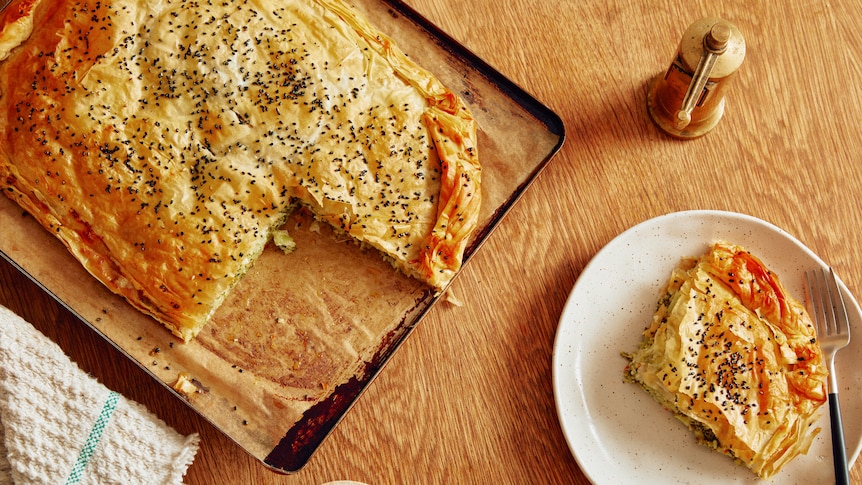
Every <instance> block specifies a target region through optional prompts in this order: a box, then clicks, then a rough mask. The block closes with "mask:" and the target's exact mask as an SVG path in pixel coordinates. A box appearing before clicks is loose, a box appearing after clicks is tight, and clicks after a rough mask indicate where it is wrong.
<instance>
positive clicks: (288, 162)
mask: <svg viewBox="0 0 862 485" xmlns="http://www.w3.org/2000/svg"><path fill="white" fill-rule="evenodd" d="M475 140H476V127H475V122H474V120H473V118H472V116H471V114H470V113H469V111H468V109H467V108H466V106H465V105H464V103H463V101H462V100H461V99H460V98H459V97H458V96H456V95H455V94H454V93H452V92H451V91H450V90H449V89H448V88H446V87H445V86H443V85H442V84H441V83H440V81H439V80H437V79H436V78H435V77H434V76H433V75H431V74H430V73H429V72H427V71H425V70H424V69H422V68H421V67H419V66H418V65H416V64H415V63H414V62H412V61H411V60H409V59H408V58H407V57H406V56H405V55H404V54H403V53H402V52H401V51H400V50H399V49H398V48H397V47H396V46H394V45H393V43H392V42H391V40H390V39H389V38H387V37H386V36H385V35H383V34H382V33H380V32H378V31H377V30H375V29H374V27H372V26H371V25H369V24H368V22H367V21H366V20H365V19H364V18H363V17H362V16H361V15H360V14H359V13H358V11H356V10H355V9H354V8H352V7H350V6H348V5H346V4H344V3H341V2H340V1H337V0H307V1H302V0H280V1H271V0H251V1H248V2H216V3H209V2H196V1H191V0H189V1H163V2H147V1H143V0H103V1H95V0H94V1H81V2H73V1H67V2H60V1H56V2H55V1H47V0H18V1H14V2H13V3H12V4H11V5H10V6H9V7H7V8H6V9H5V10H4V11H3V12H2V14H0V187H2V189H3V191H4V192H5V193H6V195H8V196H9V197H10V198H12V199H14V200H16V201H17V202H18V203H19V204H20V205H21V206H22V207H24V208H25V209H26V210H27V211H29V212H30V213H31V214H32V215H33V216H34V217H35V218H36V219H38V220H39V222H40V223H41V224H42V225H44V226H45V227H46V228H48V229H49V230H50V231H51V232H53V233H54V234H55V235H56V236H57V237H58V238H59V239H60V240H62V241H63V242H64V244H65V245H66V246H67V247H68V248H69V249H70V251H71V252H72V253H73V254H74V255H75V256H76V257H77V258H78V260H80V261H81V263H82V264H83V265H84V266H85V267H86V268H87V269H88V270H89V271H90V272H91V273H92V274H93V275H94V276H96V277H97V278H98V279H99V280H101V281H102V282H103V283H104V284H105V285H106V286H107V287H108V288H110V289H111V290H112V291H114V292H116V293H118V294H120V295H122V296H124V297H125V298H126V299H127V300H128V301H129V302H131V303H132V304H133V305H134V306H136V307H138V308H139V309H141V310H142V311H144V312H146V313H148V314H150V315H152V316H154V317H155V318H156V319H158V320H159V321H161V322H163V323H164V324H165V325H166V326H167V327H168V328H169V329H171V330H172V331H173V332H174V333H175V334H177V335H178V336H180V337H182V338H183V339H186V340H188V339H190V338H192V337H193V336H194V335H195V334H196V333H197V332H198V331H199V330H200V328H201V326H203V325H204V323H205V322H206V321H207V319H208V318H209V316H210V315H211V314H212V313H213V311H214V310H215V309H216V308H217V307H218V306H219V304H220V303H221V302H222V300H223V299H224V297H225V295H226V294H227V292H228V291H229V290H230V289H231V287H232V286H233V285H234V284H235V283H236V282H237V281H238V279H239V278H240V277H241V275H242V274H243V273H244V272H245V271H246V270H247V269H248V267H249V266H250V265H251V264H252V263H253V262H254V260H255V259H256V257H257V256H258V255H259V253H260V252H261V251H262V249H263V247H264V245H265V244H266V242H267V241H268V240H269V238H270V235H271V233H272V231H273V230H274V229H275V228H277V227H278V226H279V224H280V223H281V221H283V219H284V217H285V215H286V214H287V213H288V212H289V211H290V210H291V209H292V207H294V206H295V204H302V205H304V206H307V207H309V208H310V209H311V211H312V212H313V213H314V214H315V215H316V217H318V218H319V219H321V220H323V221H326V222H328V223H330V224H332V225H333V226H335V227H336V228H338V229H339V230H340V231H343V232H344V233H345V234H348V235H350V236H351V237H352V238H354V239H355V240H357V241H359V242H361V243H362V244H365V245H368V246H371V247H373V248H375V249H377V250H379V251H380V252H381V253H382V254H384V255H385V256H386V257H387V258H388V259H389V260H390V261H391V262H392V264H393V265H394V266H395V267H397V268H399V269H401V270H402V271H405V272H406V273H408V274H410V275H413V276H415V277H417V278H420V279H422V280H423V281H426V282H427V283H428V284H429V285H431V286H432V287H434V288H436V289H438V290H439V289H442V288H443V287H445V286H446V284H448V282H449V281H450V280H451V278H452V277H453V276H454V274H455V273H456V272H457V270H458V269H459V267H460V265H461V263H462V260H463V252H464V249H465V246H466V244H467V243H468V241H469V238H470V235H471V233H472V232H473V230H474V229H475V227H476V225H477V221H478V215H479V204H480V199H481V194H480V192H481V190H480V178H481V168H480V166H479V163H478V158H477V153H476V147H475V142H476V141H475ZM284 264H290V260H289V257H287V258H285V262H284Z"/></svg>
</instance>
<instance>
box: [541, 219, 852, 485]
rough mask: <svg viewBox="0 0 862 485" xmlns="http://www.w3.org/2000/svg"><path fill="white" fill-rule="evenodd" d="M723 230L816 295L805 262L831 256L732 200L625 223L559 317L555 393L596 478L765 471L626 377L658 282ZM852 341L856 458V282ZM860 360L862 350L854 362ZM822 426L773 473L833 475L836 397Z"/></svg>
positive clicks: (745, 479)
mask: <svg viewBox="0 0 862 485" xmlns="http://www.w3.org/2000/svg"><path fill="white" fill-rule="evenodd" d="M719 239H724V240H726V241H728V242H732V243H734V244H739V245H742V246H744V247H746V248H747V249H748V250H750V251H751V252H752V253H754V254H755V255H757V256H758V257H759V258H760V259H761V260H762V261H763V262H764V264H766V266H767V267H769V268H770V269H772V270H773V271H775V272H776V273H777V274H778V276H779V277H780V278H781V281H782V283H783V284H784V286H785V287H786V288H787V290H788V291H790V292H791V294H793V295H795V296H796V297H797V298H799V299H803V298H804V296H805V290H804V274H803V273H804V271H805V270H807V269H811V268H817V267H820V266H825V263H824V262H823V261H822V260H821V259H820V258H818V257H817V256H816V255H815V254H814V253H813V252H812V251H811V250H809V249H808V248H806V247H805V246H804V245H803V244H802V243H800V242H799V241H798V240H796V239H795V238H794V237H792V236H791V235H789V234H788V233H786V232H785V231H783V230H781V229H779V228H778V227H775V226H774V225H772V224H769V223H767V222H764V221H762V220H759V219H756V218H753V217H750V216H746V215H741V214H735V213H728V212H717V211H689V212H678V213H673V214H668V215H665V216H661V217H657V218H655V219H650V220H648V221H646V222H643V223H641V224H639V225H637V226H634V227H632V228H631V229H629V230H627V231H625V232H624V233H622V234H621V235H619V236H618V237H616V238H615V239H614V240H613V241H611V242H610V243H609V244H608V245H607V246H605V247H604V248H603V249H602V250H601V251H599V253H598V254H597V255H596V256H595V258H593V260H592V261H591V262H590V263H589V264H588V265H587V266H586V268H584V271H583V272H582V273H581V275H580V277H579V278H578V280H577V282H576V283H575V286H574V288H573V289H572V293H571V295H570V296H569V299H568V302H567V303H566V306H565V309H564V310H563V313H562V316H561V318H560V325H559V328H558V330H557V335H556V342H555V344H554V356H553V376H554V393H555V399H556V403H557V412H558V414H559V417H560V423H561V425H562V428H563V432H564V433H565V435H566V439H567V441H568V443H569V447H570V448H571V450H572V453H573V454H574V455H575V458H576V459H577V461H578V464H579V465H580V467H581V470H583V472H584V473H585V474H586V475H587V477H588V478H589V479H590V480H592V481H593V483H596V484H614V485H616V484H621V483H639V484H650V483H656V484H658V483H660V484H670V483H697V484H704V485H706V484H729V483H757V482H758V481H759V480H758V478H757V477H756V476H755V475H754V474H753V473H751V472H750V471H748V469H747V468H745V467H742V466H737V465H735V464H734V463H733V462H732V461H731V460H730V459H729V458H727V457H725V456H723V455H721V454H719V453H717V452H714V451H712V450H709V449H707V448H706V447H704V446H701V445H699V444H697V443H696V442H695V440H694V437H693V436H692V435H691V434H690V433H689V431H688V430H687V429H686V428H685V426H684V425H683V424H682V423H680V422H679V421H678V420H676V419H675V418H674V417H673V416H672V415H671V413H670V412H668V411H666V410H665V409H663V408H662V407H661V406H660V405H659V404H657V403H656V402H655V401H653V399H652V398H651V397H649V396H648V395H647V393H646V392H644V391H643V390H642V389H641V388H640V387H639V386H637V385H635V384H631V383H626V382H624V381H623V368H624V367H625V359H624V358H623V357H622V356H621V355H620V353H621V352H623V351H632V350H634V349H635V348H637V345H638V343H639V342H640V338H641V332H642V331H643V329H644V328H645V327H646V326H647V324H648V323H649V321H650V319H651V318H652V314H653V312H654V311H655V305H656V301H657V298H658V296H659V295H658V293H659V291H660V289H661V288H662V286H663V285H664V284H665V283H666V281H667V278H668V277H669V276H670V272H671V270H672V269H673V268H674V266H676V264H677V263H678V262H679V260H680V258H681V257H683V256H697V255H700V254H703V253H704V252H706V251H707V249H708V247H709V245H710V244H711V243H712V242H714V241H716V240H719ZM841 287H842V290H843V292H844V298H845V301H847V302H848V313H849V315H850V325H851V335H853V334H855V335H857V336H859V338H855V339H851V344H850V347H848V348H845V349H844V350H841V351H840V352H839V353H838V356H837V357H836V365H837V374H838V378H839V398H840V400H841V406H842V413H841V414H842V416H843V418H844V429H845V431H844V433H845V440H846V444H847V447H848V456H849V457H850V458H851V462H852V461H855V459H856V457H858V455H859V451H860V448H862V391H860V389H862V363H860V362H858V356H860V355H862V311H860V309H859V304H858V303H857V302H856V300H854V299H853V298H852V296H851V295H850V294H849V292H848V291H847V288H846V286H844V284H843V283H841ZM854 360H857V362H856V363H855V364H854V362H853V361H854ZM822 409H823V415H822V416H821V419H820V427H821V428H822V431H821V432H820V434H819V435H818V436H817V438H816V439H815V441H814V443H813V444H812V445H811V449H810V450H809V451H808V454H807V455H804V456H800V457H797V458H796V459H795V460H794V461H793V462H791V463H790V464H788V465H787V466H786V467H785V468H784V469H782V470H781V472H780V473H779V474H778V475H777V476H775V477H774V478H773V480H772V481H771V483H772V484H774V485H783V484H797V483H800V484H815V483H834V478H833V470H832V452H831V441H830V433H829V418H828V413H829V410H828V406H826V405H825V404H824V406H823V408H822Z"/></svg>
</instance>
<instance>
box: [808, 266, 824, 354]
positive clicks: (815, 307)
mask: <svg viewBox="0 0 862 485" xmlns="http://www.w3.org/2000/svg"><path fill="white" fill-rule="evenodd" d="M822 271H823V270H822V269H821V271H820V272H819V273H822ZM805 280H806V281H807V282H808V298H809V299H810V300H811V308H810V310H811V317H812V318H813V319H814V328H815V330H816V331H817V338H820V337H822V336H823V335H824V334H825V333H826V330H827V329H826V328H825V326H826V325H828V324H827V323H826V322H827V319H826V314H825V312H826V304H825V302H824V299H823V285H822V284H820V277H819V276H818V271H817V270H811V271H806V272H805Z"/></svg>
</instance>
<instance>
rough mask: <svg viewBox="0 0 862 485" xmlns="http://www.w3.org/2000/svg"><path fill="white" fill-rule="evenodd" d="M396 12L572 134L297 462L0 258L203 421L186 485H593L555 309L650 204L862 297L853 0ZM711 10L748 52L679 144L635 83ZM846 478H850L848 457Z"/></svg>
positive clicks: (125, 381) (2, 296) (623, 0)
mask: <svg viewBox="0 0 862 485" xmlns="http://www.w3.org/2000/svg"><path fill="white" fill-rule="evenodd" d="M408 4H410V5H411V6H413V7H414V8H415V9H417V10H418V11H419V12H420V13H422V14H423V15H425V16H427V17H428V18H429V19H430V20H431V21H433V22H434V23H436V24H437V25H438V26H440V27H441V28H442V29H443V30H444V31H445V32H447V33H449V34H450V35H451V36H452V37H454V38H455V39H456V40H457V41H459V42H461V43H463V44H465V45H466V46H467V47H468V48H469V49H471V50H472V51H474V52H475V53H476V54H478V55H479V56H480V57H482V58H483V59H485V60H486V61H487V62H488V63H489V64H491V65H492V66H494V67H495V68H496V69H498V70H499V71H501V72H502V73H503V74H504V75H506V76H507V77H509V78H510V79H512V80H513V81H514V82H515V83H517V84H518V85H520V86H522V87H523V88H524V89H525V90H527V91H528V92H530V93H531V94H533V95H534V96H535V97H536V98H537V99H539V100H540V101H542V102H543V103H544V104H546V105H547V106H549V107H550V108H551V109H553V110H554V111H555V112H557V113H558V114H559V115H560V116H561V118H562V119H563V121H564V123H565V125H566V130H567V141H566V144H565V145H564V147H563V148H562V150H561V152H560V153H559V154H558V155H557V156H556V157H555V158H554V159H553V160H552V161H551V163H550V164H549V165H548V167H547V168H546V169H545V170H544V171H543V172H542V174H541V175H540V176H539V177H538V179H537V180H536V181H535V183H534V184H533V185H532V187H531V188H530V189H529V190H528V191H527V192H526V194H525V195H524V196H523V198H522V199H521V200H520V201H519V202H518V203H517V204H516V206H515V207H514V209H513V210H512V211H511V212H510V214H509V215H508V216H507V217H506V218H505V219H504V221H503V222H502V223H501V224H500V226H499V227H498V229H497V230H496V231H495V232H494V233H493V234H492V235H491V237H490V239H489V240H488V242H487V243H486V244H485V245H484V246H483V247H482V248H481V250H480V251H479V252H478V253H477V254H476V255H475V257H474V258H473V259H472V260H471V261H470V264H469V265H468V266H467V267H466V268H465V269H464V270H463V272H462V274H461V275H460V276H459V278H458V279H457V280H456V282H455V283H454V285H453V288H452V289H453V291H454V294H455V295H456V296H457V297H458V298H459V299H460V300H462V301H463V306H454V305H449V304H440V305H437V306H436V307H435V308H434V309H432V311H431V312H430V313H429V314H428V315H427V317H426V318H425V319H424V320H423V321H422V322H421V323H420V325H419V326H418V328H417V329H416V330H415V332H414V333H413V334H412V335H411V336H410V338H409V339H408V340H407V342H406V343H405V344H404V345H403V346H402V347H401V349H400V350H399V351H398V353H396V355H395V356H394V357H393V358H392V359H391V360H390V362H389V364H388V365H387V367H386V368H385V369H384V371H383V372H382V373H381V375H380V376H379V377H378V378H377V379H376V380H375V381H374V382H373V383H372V385H371V386H370V387H369V389H368V390H367V392H365V394H364V395H363V396H362V397H361V398H360V399H359V401H358V402H357V403H356V405H355V407H354V408H353V409H352V410H351V411H350V412H349V413H348V414H347V415H346V417H345V418H344V419H343V421H342V422H341V423H340V424H339V425H338V426H337V427H336V429H335V430H334V432H333V433H332V434H331V436H330V437H329V438H328V439H327V440H326V441H325V442H324V443H323V445H322V446H321V447H320V449H319V450H318V452H317V453H316V454H315V455H314V456H313V457H312V459H311V460H310V462H309V463H308V464H307V465H306V467H305V468H304V469H302V470H301V471H300V472H299V473H297V474H294V475H291V476H283V475H277V474H274V473H272V472H271V471H269V470H267V469H265V468H264V467H263V466H262V465H261V464H259V463H258V462H257V461H256V460H254V459H252V458H250V457H249V456H248V455H247V454H246V453H245V452H244V451H243V450H242V449H240V448H239V447H238V446H237V445H235V444H234V443H233V442H232V441H231V440H229V439H228V438H227V437H225V436H224V435H223V434H222V433H220V432H219V431H218V430H216V429H215V428H214V427H212V426H211V425H210V424H209V423H208V422H206V421H205V420H204V419H202V418H201V417H199V416H198V415H197V414H196V413H194V412H193V411H191V410H190V408H188V407H187V406H186V405H185V404H183V403H182V402H180V400H178V399H176V398H175V397H174V396H173V395H172V394H170V393H169V392H168V391H167V390H165V389H164V388H163V387H162V386H161V385H160V384H158V383H157V382H156V381H155V380H154V379H153V378H151V377H150V376H149V375H147V374H145V373H144V372H143V371H142V370H140V369H139V368H138V367H137V366H136V365H134V364H132V363H131V362H130V361H128V360H127V359H125V358H124V357H123V356H122V355H121V354H120V353H119V352H118V351H116V350H115V349H114V348H112V347H111V346H110V345H108V344H106V343H105V342H104V341H103V340H102V339H101V338H100V337H99V336H97V335H96V334H94V332H92V331H91V330H90V329H89V328H88V327H86V326H85V325H84V324H82V323H81V322H79V321H77V320H75V318H74V317H73V316H71V314H70V313H68V312H67V311H66V310H65V309H64V308H62V307H61V306H59V305H58V304H57V303H55V302H54V301H53V300H52V299H51V298H50V297H48V296H47V295H46V294H45V293H43V292H42V291H41V290H40V289H39V288H37V287H36V286H34V285H33V284H32V283H30V282H29V280H27V279H26V278H25V277H23V276H21V275H20V274H18V273H17V272H16V270H15V269H13V268H12V267H11V266H9V265H8V264H6V263H5V262H2V263H0V304H2V305H5V306H7V307H9V308H11V309H12V310H13V311H16V312H17V313H19V314H20V315H21V316H22V317H24V318H25V319H27V320H28V321H30V322H32V323H33V324H34V325H35V326H36V327H37V328H39V329H40V330H41V331H42V332H44V333H45V334H46V335H48V336H49V337H50V338H52V339H53V340H55V341H57V342H58V343H59V344H60V345H61V347H63V349H64V350H66V352H67V353H68V354H69V355H70V356H71V358H72V359H73V360H74V361H76V362H78V363H79V365H80V366H81V367H82V368H84V369H85V370H87V371H88V372H91V373H92V374H93V375H95V376H96V377H98V378H99V379H100V380H101V381H102V382H103V383H105V384H106V385H107V386H108V387H110V388H113V389H115V390H117V391H120V392H122V393H123V394H124V395H125V396H126V397H128V398H130V399H133V400H136V401H138V402H141V403H143V404H144V405H146V406H147V407H148V408H149V409H151V410H152V411H153V412H154V413H156V414H157V415H158V416H160V417H161V418H162V419H164V420H165V421H166V422H167V423H168V424H170V425H171V426H173V427H174V428H176V429H177V430H178V431H180V432H182V433H191V432H198V433H200V435H201V437H202V442H201V449H200V451H199V453H198V455H197V458H196V460H195V462H194V463H193V465H192V466H191V468H190V469H189V471H188V474H187V476H186V482H187V483H189V484H214V483H218V484H220V483H231V484H233V483H237V484H282V483H283V484H294V483H303V484H305V483H308V484H316V483H323V482H326V481H330V480H337V479H351V480H356V481H361V482H366V483H371V484H383V483H453V482H473V483H588V480H587V479H586V478H585V476H584V475H583V473H582V472H581V471H580V470H579V468H578V465H577V464H576V462H575V459H574V458H573V457H572V455H571V454H570V451H569V449H568V448H567V446H566V442H565V439H564V436H563V432H562V431H561V428H560V425H559V421H558V418H557V414H556V411H555V404H554V396H553V388H552V369H551V358H552V352H553V343H554V336H555V332H556V330H557V324H558V320H559V317H560V313H561V311H562V309H563V305H564V303H565V301H566V298H567V296H568V294H569V292H570V290H571V288H572V285H573V284H574V283H575V280H576V279H577V278H578V275H579V274H580V273H581V271H582V270H583V269H584V266H585V265H586V264H587V262H588V261H589V260H590V259H591V258H592V257H593V256H594V255H595V254H596V252H597V251H598V250H599V249H600V248H602V246H604V245H605V244H606V243H608V242H609V241H610V240H611V239H612V238H613V237H614V236H616V235H618V234H619V233H620V232H622V231H624V230H625V229H627V228H629V227H631V226H633V225H635V224H637V223H639V222H641V221H644V220H647V219H649V218H652V217H655V216H658V215H661V214H665V213H669V212H675V211H680V210H688V209H718V210H726V211H734V212H741V213H746V214H750V215H752V216H755V217H758V218H761V219H765V220H767V221H769V222H771V223H773V224H775V225H778V226H779V227H782V228H784V229H785V230H787V231H788V232H789V233H791V234H793V235H795V236H796V237H797V238H798V239H799V240H801V241H802V242H803V243H804V244H806V245H807V246H808V247H810V248H811V249H812V250H814V251H815V252H816V253H817V254H819V255H820V256H821V257H822V258H823V259H824V260H825V261H827V262H828V263H830V264H831V265H833V266H834V267H835V269H836V271H837V272H838V274H839V275H841V277H842V279H843V280H844V281H845V282H846V284H847V286H848V287H849V289H850V291H851V292H853V293H854V294H855V295H859V296H862V250H860V248H862V231H860V222H862V201H860V198H859V194H862V161H860V160H859V159H858V153H859V148H860V142H859V141H858V140H859V132H860V129H859V123H860V121H862V95H860V88H859V85H858V83H857V82H856V81H857V80H858V79H860V78H862V36H860V34H859V30H858V28H859V27H858V26H860V25H862V8H859V6H858V5H855V4H854V2H828V1H824V0H810V1H805V2H748V1H742V0H740V1H724V2H708V1H705V0H698V1H694V2H671V1H667V0H646V1H642V2H631V1H629V0H601V1H598V0H579V1H573V0H570V1H561V2H536V1H532V0H529V1H528V0H508V1H503V2H495V1H492V0H474V1H472V2H461V1H457V0H409V1H408ZM851 4H852V5H851ZM706 16H720V17H723V18H725V19H728V20H730V21H731V22H733V23H734V24H735V25H736V26H737V27H739V28H740V30H741V31H742V32H743V34H744V35H745V38H746V43H747V47H748V51H747V55H746V58H745V62H744V64H743V66H742V68H741V69H740V70H739V73H738V75H737V77H736V78H735V79H734V80H733V83H732V86H731V88H730V92H729V93H728V106H727V110H726V114H725V115H724V118H723V119H722V121H721V122H720V123H719V125H718V126H717V127H716V129H715V130H713V131H712V132H711V133H709V134H708V135H707V136H705V137H703V138H699V139H695V140H689V141H676V140H673V139H671V138H669V137H667V136H665V135H662V134H661V133H659V132H658V130H657V129H656V128H655V127H654V126H653V125H652V124H651V122H650V120H649V117H648V115H647V113H646V110H645V108H644V99H645V96H646V89H647V83H648V81H649V80H650V79H651V78H652V77H653V76H655V75H656V74H658V73H660V72H663V71H664V70H665V69H667V67H668V65H669V63H670V61H671V58H672V57H673V55H674V54H675V51H676V46H677V44H678V42H679V40H680V37H681V35H682V32H683V31H684V30H685V28H686V27H687V26H688V25H689V24H690V23H692V22H693V21H695V20H697V19H699V18H701V17H706ZM480 148H481V147H480ZM839 355H840V354H839ZM844 358H854V359H857V361H858V360H859V358H860V356H858V355H856V356H849V355H848V356H844ZM860 365H862V362H860ZM855 393H856V394H855V395H856V398H862V393H860V391H859V390H858V389H857V390H855ZM852 477H853V483H856V484H860V483H862V463H857V464H856V466H855V467H854V468H853V471H852Z"/></svg>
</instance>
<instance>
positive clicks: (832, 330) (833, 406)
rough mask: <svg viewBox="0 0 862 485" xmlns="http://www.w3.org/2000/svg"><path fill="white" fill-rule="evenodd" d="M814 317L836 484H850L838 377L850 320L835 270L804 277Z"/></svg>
mask: <svg viewBox="0 0 862 485" xmlns="http://www.w3.org/2000/svg"><path fill="white" fill-rule="evenodd" d="M805 277H806V280H807V281H808V296H809V300H810V302H811V315H812V318H813V319H814V325H815V327H816V328H817V339H818V340H819V341H820V348H821V349H822V350H823V354H824V355H825V356H826V366H827V369H828V370H829V424H830V425H831V428H832V459H833V462H834V466H835V483H836V484H838V485H844V484H848V483H850V477H849V473H848V470H847V451H846V450H845V447H844V427H843V425H842V424H841V408H840V406H839V404H838V381H837V379H836V378H835V354H836V353H837V352H838V351H839V350H841V349H843V348H844V347H846V346H847V345H848V344H849V343H850V320H849V319H848V318H847V309H846V307H845V306H844V297H843V296H842V294H841V288H840V287H839V286H838V277H837V276H835V272H834V271H833V270H832V268H831V267H830V268H828V270H827V268H821V269H820V270H811V271H808V272H807V273H806V274H805Z"/></svg>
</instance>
